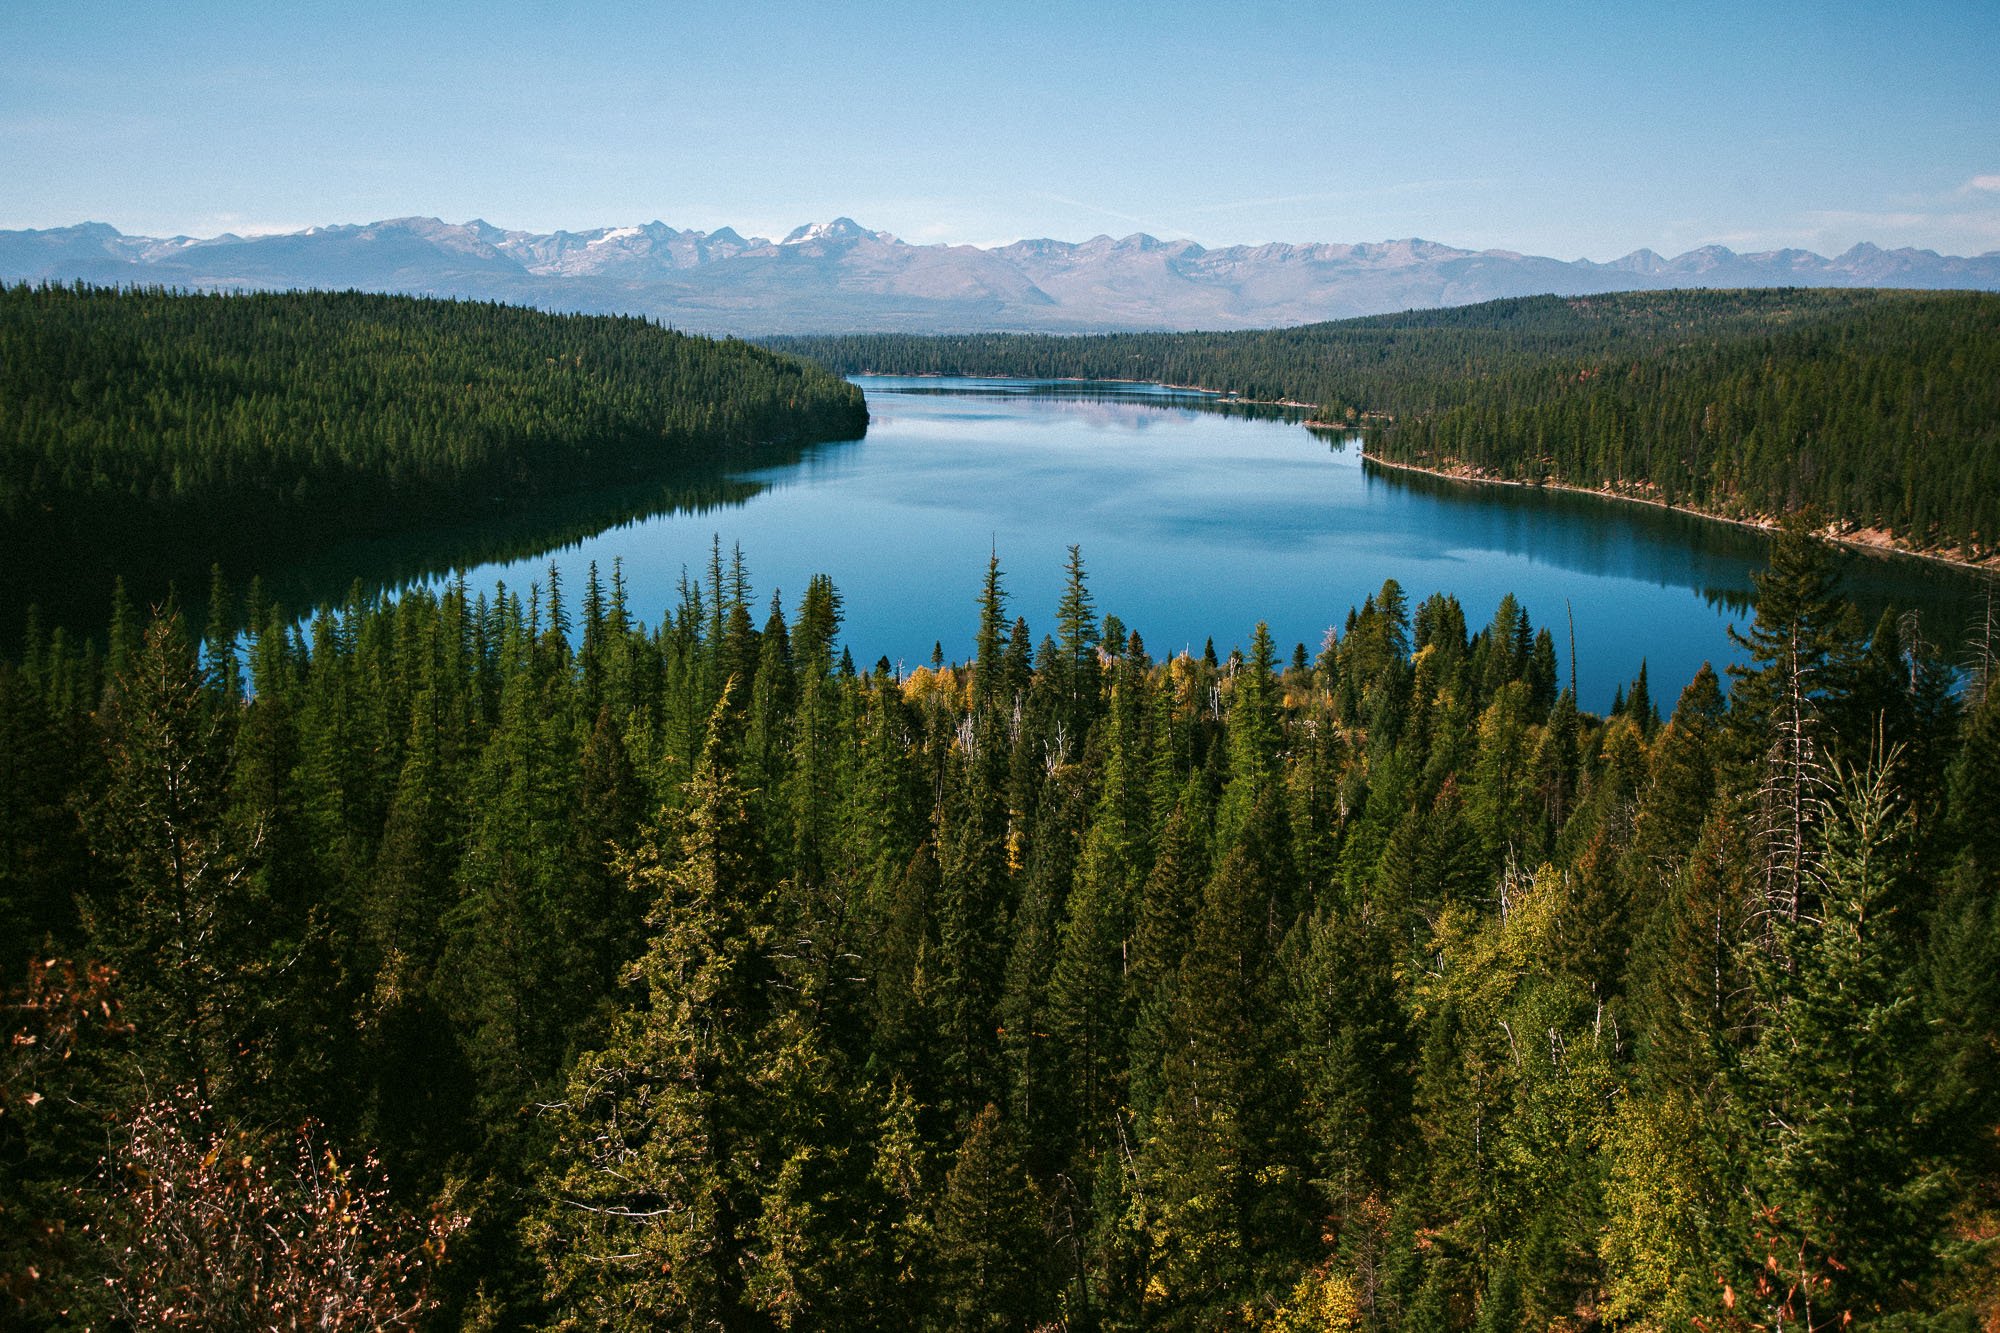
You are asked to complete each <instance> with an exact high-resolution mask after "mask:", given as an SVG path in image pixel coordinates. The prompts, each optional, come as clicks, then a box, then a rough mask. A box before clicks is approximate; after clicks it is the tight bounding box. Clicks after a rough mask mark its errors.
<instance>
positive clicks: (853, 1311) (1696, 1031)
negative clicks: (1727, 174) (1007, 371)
mask: <svg viewBox="0 0 2000 1333" xmlns="http://www.w3.org/2000/svg"><path fill="white" fill-rule="evenodd" d="M1885 304H1886V306H1889V307H1893V305H1894V303H1892V302H1891V303H1885ZM1826 569H1827V565H1826V560H1825V553H1824V550H1823V549H1822V548H1821V547H1819V546H1818V545H1817V543H1816V542H1815V541H1814V540H1813V539H1812V538H1811V537H1810V536H1809V535H1807V534H1806V533H1804V532H1803V531H1802V530H1800V529H1798V528H1796V527H1795V528H1793V529H1792V530H1789V531H1788V532H1787V533H1786V535H1785V536H1784V538H1783V539H1782V540H1781V541H1780V542H1779V543H1778V545H1777V547H1776V555H1775V558H1774V565H1773V569H1772V571H1771V573H1770V574H1769V575H1768V576H1766V577H1765V578H1764V579H1763V580H1762V582H1761V587H1760V600H1759V609H1758V614H1757V619H1756V622H1755V624H1754V626H1751V627H1748V635H1747V637H1748V647H1749V653H1748V662H1749V665H1748V666H1747V667H1746V668H1744V669H1743V670H1742V671H1741V674H1740V675H1739V676H1738V677H1737V678H1736V679H1735V680H1734V681H1733V682H1732V684H1731V688H1730V689H1729V691H1728V695H1727V698H1726V699H1725V695H1724V691H1723V688H1722V684H1723V682H1722V681H1721V680H1719V679H1718V678H1717V677H1716V676H1715V675H1714V674H1713V673H1711V672H1709V671H1706V670H1704V671H1703V672H1702V673H1701V674H1700V675H1699V676H1697V677H1696V678H1695V679H1694V680H1692V681H1684V682H1683V681H1676V682H1658V681H1648V680H1647V678H1646V673H1645V671H1644V668H1643V665H1642V664H1640V663H1636V662H1635V663H1634V664H1633V670H1634V679H1633V682H1632V684H1631V687H1630V689H1629V691H1627V692H1626V693H1624V694H1623V696H1622V697H1621V699H1620V701H1619V704H1618V706H1617V707H1616V708H1615V709H1613V710H1612V713H1611V715H1610V716H1607V717H1601V718H1600V717H1595V716H1591V715H1589V714H1586V713H1582V712H1580V711H1579V710H1578V709H1577V707H1576V705H1575V701H1574V698H1573V696H1572V694H1571V693H1570V691H1569V690H1568V689H1567V688H1566V687H1565V673H1564V670H1563V667H1562V663H1561V658H1560V656H1559V654H1558V652H1557V651H1556V648H1555V644H1554V642H1553V641H1552V639H1551V637H1550V635H1549V633H1548V632H1547V631H1546V630H1545V629H1542V630H1538V629H1536V628H1535V627H1534V626H1531V625H1530V624H1529V623H1528V621H1527V619H1526V617H1525V616H1524V615H1523V614H1522V613H1521V612H1520V610H1519V609H1518V608H1517V607H1516V606H1514V605H1513V604H1512V601H1511V599H1509V600H1508V601H1506V602H1503V603H1502V604H1501V605H1500V606H1499V607H1498V608H1497V609H1494V610H1493V611H1492V613H1491V616H1490V619H1487V620H1486V621H1485V626H1484V628H1477V626H1478V624H1479V623H1480V618H1481V617H1482V615H1483V613H1475V619H1474V621H1473V623H1472V624H1471V625H1469V624H1468V619H1467V614H1466V611H1465V609H1464V608H1462V607H1460V606H1459V605H1458V604H1457V603H1456V602H1455V601H1454V600H1452V599H1451V598H1449V597H1446V596H1442V595H1440V596H1436V597H1433V598H1431V599H1429V600H1427V601H1425V602H1424V603H1422V604H1421V605H1417V606H1411V605H1409V604H1408V602H1407V600H1406V598H1405V596H1404V594H1403V592H1402V590H1401V589H1400V588H1399V587H1398V586H1397V585H1396V584H1394V583H1393V582H1391V583H1388V584H1385V585H1384V586H1383V588H1382V589H1381V591H1380V592H1379V593H1378V594H1377V595H1375V596H1374V597H1372V598H1370V599H1369V600H1368V602H1367V603H1366V604H1364V605H1363V606H1362V607H1360V608H1358V609H1357V610H1355V611H1354V612H1353V613H1352V614H1351V615H1350V616H1349V617H1348V618H1347V620H1346V623H1345V626H1344V629H1343V631H1342V632H1341V633H1340V634H1339V635H1338V636H1336V637H1334V638H1332V639H1331V640H1330V641H1329V642H1328V643H1326V644H1325V645H1323V646H1321V647H1320V648H1319V650H1318V651H1317V652H1316V653H1315V652H1311V651H1308V649H1307V648H1305V647H1304V646H1301V647H1299V648H1298V649H1297V650H1296V651H1292V652H1289V653H1287V652H1285V651H1284V650H1282V649H1281V647H1280V646H1279V645H1276V644H1273V643H1272V642H1270V640H1269V637H1268V635H1267V634H1265V633H1264V631H1263V630H1262V629H1261V627H1260V628H1258V629H1257V630H1256V631H1255V632H1254V634H1250V635H1248V636H1247V647H1246V648H1245V649H1244V650H1243V651H1242V652H1241V653H1229V654H1227V655H1225V656H1223V657H1221V658H1220V659H1218V658H1217V657H1216V656H1215V655H1214V654H1212V653H1211V654H1209V655H1206V656H1204V657H1188V656H1182V657H1177V658H1174V659H1172V660H1165V661H1162V660H1156V659H1154V658H1153V657H1151V656H1150V655H1149V654H1148V652H1147V650H1146V648H1145V646H1144V643H1143V641H1142V639H1141V638H1140V635H1139V634H1138V632H1136V631H1135V630H1133V629H1130V628H1128V627H1126V626H1125V625H1123V624H1121V623H1119V622H1118V620H1117V619H1116V618H1115V617H1114V616H1111V615H1101V614H1100V613H1099V609H1098V608H1097V607H1095V606H1094V605H1093V601H1092V597H1091V593H1090V589H1089V586H1088V584H1087V582H1086V579H1085V576H1084V571H1083V565H1082V562H1081V559H1080V557H1075V556H1073V558H1072V564H1071V568H1070V577H1069V580H1068V591H1067V594H1066V595H1065V597H1064V598H1063V600H1062V602H1061V604H1060V605H1059V607H1057V608H1056V610H1055V614H1054V616H1053V619H1052V621H1051V623H1050V624H1049V626H1048V627H1047V629H1048V631H1049V632H1046V633H1038V632H1037V631H1035V630H1034V629H1032V628H1031V627H1030V626H1029V625H1028V624H1027V623H1026V622H1025V621H1024V620H1022V619H1018V618H1016V617H1015V616H1014V614H1013V613H1012V608H1010V607H1008V605H1007V601H1006V595H1005V588H1004V580H1003V577H1002V574H1001V571H1000V570H999V568H998V565H997V562H996V563H995V565H994V566H993V567H992V568H990V569H989V571H988V575H987V578H986V580H985V582H984V584H983V587H982V588H981V590H980V592H979V595H978V599H977V605H978V609H979V617H980V629H979V638H978V651H977V660H976V661H975V662H973V663H971V664H969V665H964V666H954V665H944V666H941V667H939V668H937V669H931V668H920V669H918V670H916V671H914V672H912V673H910V674H909V675H908V676H906V677H904V678H902V679H898V678H896V677H895V676H894V675H892V674H891V673H890V670H889V668H888V666H887V664H886V663H878V664H877V665H876V666H875V667H874V668H873V669H870V670H857V669H856V667H855V665H854V664H853V663H852V662H851V661H850V660H849V659H848V656H847V654H846V653H845V652H844V651H843V650H842V649H841V647H840V645H839V642H838V633H839V628H840V623H841V611H842V608H841V601H840V598H839V596H838V594H837V593H836V591H835V590H834V588H833V587H832V585H831V584H830V583H829V582H827V581H826V580H824V579H820V580H816V581H815V582H814V583H813V585H812V586H811V587H810V589H809V590H808V591H807V593H806V596H805V598H804V600H803V602H802V603H801V604H800V605H799V606H798V607H797V608H796V614H792V615H788V614H787V612H786V609H785V608H783V607H781V606H779V605H778V604H777V602H776V600H775V599H773V600H772V602H771V604H770V606H769V607H768V610H766V609H765V608H764V607H762V606H761V605H759V604H758V603H757V602H756V600H755V599H754V598H753V594H752V592H751V589H750V586H749V580H748V576H747V574H746V572H745V571H744V569H743V568H742V566H741V564H740V562H727V561H724V560H723V559H722V558H721V556H720V554H719V553H718V556H717V559H716V560H715V562H714V564H713V567H712V568H711V570H710V571H709V573H708V577H707V579H706V580H705V582H703V583H701V584H700V585H698V586H689V587H687V588H686V590H685V593H684V596H683V600H682V603H681V605H680V606H679V607H678V608H676V609H675V610H674V611H673V612H672V613H671V614H670V615H669V616H668V618H667V619H666V620H665V621H664V622H663V623H661V624H659V625H658V626H656V627H654V628H651V629H647V628H644V627H641V626H639V625H637V624H636V623H635V622H634V619H633V614H634V613H633V609H632V608H629V607H628V606H627V605H626V602H625V597H624V594H623V590H622V582H621V580H620V579H619V578H618V577H617V576H616V574H615V572H614V575H613V577H612V578H611V580H610V583H609V586H604V585H602V584H601V583H600V582H599V580H598V579H597V578H596V577H595V576H593V578H592V579H591V580H590V582H589V586H587V587H585V588H581V589H579V588H574V587H561V586H559V585H557V584H556V583H555V582H554V581H553V575H552V576H551V581H550V582H549V583H546V584H544V585H542V586H539V587H534V588H528V589H513V590H499V591H493V592H487V591H481V592H478V593H476V594H475V593H474V592H472V591H471V590H469V589H467V588H465V587H463V586H453V587H450V588H447V589H445V590H444V591H443V592H442V593H436V594H434V593H432V592H429V591H424V590H418V591H415V592H412V593H411V594H409V595H407V596H404V597H403V598H401V599H400V600H398V601H396V602H394V603H372V602H361V601H359V600H357V601H355V602H353V603H351V604H349V605H347V606H345V607H341V608H337V609H326V610H322V611H321V612H320V613H319V614H318V615H317V616H316V617H315V618H314V619H313V620H312V621H311V622H310V624H308V625H305V626H302V627H294V625H293V622H292V621H291V620H290V618H289V617H287V616H286V615H285V614H284V613H283V612H281V611H280V610H278V609H276V608H271V607H265V606H261V605H258V604H257V603H258V602H259V601H260V600H261V594H259V593H257V592H256V591H255V590H254V589H253V590H252V591H251V592H250V593H249V596H248V600H249V602H250V603H251V609H250V619H251V620H252V622H253V623H254V624H256V625H257V626H258V627H259V632H258V633H257V634H256V635H255V637H254V641H253V643H252V644H251V646H250V648H249V650H248V657H247V661H239V660H238V658H237V655H236V652H237V650H236V647H235V640H234V638H233V636H232V635H231V634H230V633H229V632H227V629H226V628H225V627H226V626H228V625H229V624H231V623H232V622H233V619H234V618H233V617H232V616H231V615H230V614H229V613H228V610H227V606H226V602H227V600H228V599H227V598H217V599H215V600H216V602H217V606H218V610H217V611H216V612H215V624H216V626H217V627H218V628H215V629H212V630H210V631H209V633H208V634H207V635H206V642H205V644H202V645H200V646H199V648H198V646H197V643H196V640H197V639H199V638H202V637H203V636H201V635H200V634H198V633H195V632H192V631H191V628H190V627H189V626H187V625H185V624H183V623H182V622H181V621H180V619H179V618H178V617H177V616H176V615H175V614H174V613H173V612H172V611H171V610H170V609H169V610H167V611H165V612H164V613H162V614H159V615H156V616H152V617H141V616H138V615H135V614H133V613H132V612H131V611H130V609H129V608H127V609H124V610H122V611H121V613H120V615H119V617H118V619H117V622H116V624H115V625H114V626H113V628H112V631H111V633H110V635H109V639H108V642H109V648H108V651H107V652H106V653H105V654H103V655H102V657H101V658H100V657H99V656H98V655H97V654H96V653H95V652H94V651H87V652H79V651H77V650H75V649H74V648H73V647H72V646H69V645H67V644H66V643H65V642H63V640H62V638H61V637H60V636H54V635H46V636H45V635H43V634H40V633H38V632H37V633H31V634H30V635H29V636H28V637H29V647H28V649H27V651H26V653H25V655H24V657H23V659H22V660H20V661H18V662H9V663H7V664H5V665H0V913H4V919H0V942H4V943H5V958H4V961H0V967H4V969H5V972H4V975H0V981H4V983H5V985H6V987H7V995H8V1000H7V1004H8V1007H7V1009H6V1010H5V1021H6V1023H7V1025H8V1031H7V1033H6V1034H5V1039H4V1040H0V1060H4V1061H5V1062H6V1063H5V1065H4V1067H0V1075H4V1081H0V1210H4V1211H0V1273H4V1274H5V1281H4V1285H0V1300H5V1301H8V1302H11V1304H10V1306H9V1308H8V1310H7V1313H6V1319H7V1321H8V1322H9V1323H10V1325H12V1326H20V1327H43V1326H48V1327H54V1326H73V1325H77V1324H85V1323H87V1324H90V1325H91V1326H94V1327H101V1326H128V1325H129V1326H162V1327H164V1326H174V1327H237V1326H249V1325H250V1324H251V1323H253V1322H254V1320H255V1319H257V1318H260V1317H261V1316H259V1315H258V1314H257V1313H256V1312H258V1311H261V1310H269V1309H271V1308H274V1307H275V1308H280V1309H284V1310H286V1311H289V1312H292V1314H293V1316H294V1317H298V1318H300V1319H301V1320H302V1322H307V1323H314V1324H316V1325H317V1326H322V1327H336V1326H338V1327H358V1326H379V1325H385V1324H386V1323H388V1322H389V1321H390V1320H391V1318H392V1317H393V1318H397V1319H401V1318H408V1319H412V1320H416V1321H418V1322H420V1323H424V1324H425V1325H426V1326H430V1327H438V1328H457V1327H482V1328H515V1327H549V1328H573V1329H582V1328H600V1327H610V1328H635V1329H636V1328H692V1327H716V1328H924V1329H970V1328H1016V1329H1026V1328H1032V1327H1039V1326H1045V1325H1054V1326H1058V1327H1066V1328H1137V1327H1158V1328H1178V1329H1209V1328H1218V1327H1246V1328H1247V1327H1261V1328H1273V1329H1329V1328H1331V1329H1339V1328H1369V1329H1412V1330H1416V1329H1423V1330H1432V1329H1495V1330H1500V1329H1506V1330H1513V1329H1523V1328H1533V1329H1544V1328H1569V1329H1587V1328H1600V1327H1602V1328H1658V1329H1666V1328H1690V1327H1701V1328H1708V1329H1745V1330H1747V1329H1753V1328H1775V1327H1783V1328H1787V1329H1801V1330H1803V1329H1827V1328H1838V1327H1842V1326H1844V1325H1846V1323H1847V1322H1848V1321H1849V1319H1850V1318H1851V1319H1853V1320H1855V1321H1859V1322H1860V1323H1861V1324H1862V1325H1864V1326H1871V1327H1879V1328H1901V1329H1917V1328H1923V1329H1940V1330H1941V1329H1952V1330H1970V1329H1973V1328H1976V1327H1985V1326H1990V1325H1991V1322H1992V1321H1993V1320H1994V1319H1995V1318H2000V1307H1997V1306H1996V1299H1995V1293H1996V1291H2000V1269H1996V1266H1995V1265H1996V1256H1995V1250H1994V1238H1995V1236H1996V1235H2000V1159H1996V1152H2000V1136H1996V1128H2000V1058H1996V1057H1997V1056H2000V1051H1996V1033H2000V915H1996V912H2000V837H1996V830H1995V825H1994V822H1993V820H1992V811H1993V809H1994V808H1995V803H1996V801H2000V694H1995V693H1992V692H1990V691H1989V689H1988V685H1989V682H1990V678H1991V672H1992V668H1993V661H1992V657H1991V650H1992V647H1993V645H1992V643H1990V642H1987V643H1984V644H1982V645H1981V646H1980V649H1979V652H1978V653H1977V654H1976V655H1975V672H1974V675H1973V676H1972V678H1971V680H1970V682H1969V688H1968V689H1966V690H1965V691H1964V692H1963V693H1962V694H1954V693H1953V692H1952V690H1951V689H1950V688H1949V672H1948V671H1947V669H1946V668H1945V667H1944V666H1943V665H1942V659H1944V658H1955V657H1957V656H1958V652H1959V650H1958V646H1956V645H1951V646H1947V647H1944V648H1938V647H1934V646H1932V645H1928V644H1926V643H1925V642H1924V640H1923V639H1922V637H1921V634H1920V632H1919V627H1917V626H1914V625H1911V624H1909V623H1906V622H1902V621H1898V620H1897V619H1894V618H1886V617H1885V618H1884V620H1883V621H1882V623H1880V624H1879V625H1876V626H1874V627H1872V629H1869V628H1866V627H1862V626H1859V625H1856V624H1853V623H1852V621H1851V615H1849V614H1847V613H1844V612H1843V611H1842V609H1841V607H1842V603H1841V601H1840V599H1839V596H1838V590H1837V589H1835V588H1833V587H1832V586H1831V585H1830V582H1829V579H1828V576H1827V573H1826ZM969 573H971V572H970V571H969ZM975 581H976V580H974V579H972V578H970V577H969V578H968V592H970V591H971V585H972V584H973V583H974V582H975ZM760 625H761V628H759V626H760ZM1246 629H1247V627H1246ZM1656 691H1662V692H1661V693H1657V694H1656ZM1676 696H1677V701H1676ZM343 1320H344V1321H346V1322H341V1321H343ZM371 1320H372V1321H374V1323H370V1322H369V1321H371Z"/></svg>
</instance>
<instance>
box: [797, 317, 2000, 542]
mask: <svg viewBox="0 0 2000 1333" xmlns="http://www.w3.org/2000/svg"><path fill="white" fill-rule="evenodd" d="M771 345H772V346H775V347H780V348H783V349H785V350H787V351H792V352H796V353H799V354H801V355H804V356H809V357H812V358H814V359H816V360H818V361H820V362H822V363H823V364H825V365H827V366H830V367H832V368H834V369H837V370H839V371H841V372H843V373H846V374H855V373H861V372H868V371H873V372H879V373H885V374H902V375H931V374H950V375H1003V376H1026V377H1037V378H1087V379H1137V380H1152V381H1158V382H1161V383H1166V384H1180V385H1194V386H1200V387H1203V388H1208V389H1214V390H1217V391H1221V392H1226V393H1232V394H1237V395H1240V396H1242V397H1245V398H1251V399H1260V400H1268V401H1291V402H1302V403H1308V404H1313V405H1315V406H1316V407H1317V416H1318V418H1319V419H1320V420H1321V421H1323V422H1326V423H1328V424H1332V425H1344V426H1352V427H1354V428H1356V429H1359V430H1360V431H1362V433H1363V435H1364V437H1365V440H1366V448H1367V451H1368V452H1369V454H1371V455H1372V456H1374V457H1376V458H1379V459H1382V460H1385V461H1389V462H1395V463H1401V464H1406V465H1411V466H1416V467H1420V468H1423V469H1425V470H1428V471H1433V472H1439V473H1444V474H1447V475H1452V476H1460V477H1467V478H1486V479H1499V480H1508V481H1519V482H1530V483H1541V482H1552V483H1557V484H1562V485H1567V486H1573V487H1577V488H1581V489H1587V490H1596V491H1603V492H1606V493H1609V494H1614V495H1620V496H1626V497H1631V498H1635V499H1645V500H1651V501H1654V502H1656V503H1663V504H1669V505H1675V506H1680V507H1684V508H1687V509H1691V510H1695V511H1699V512H1703V513H1708V514H1712V515H1716V516H1719V517H1727V518H1736V519H1748V520H1753V521H1764V522H1768V521H1774V520H1775V519H1776V518H1777V517H1779V516H1781V515H1783V514H1785V513H1787V512H1789V511H1791V510H1793V509H1797V508H1800V507H1810V508H1812V509H1814V510H1816V511H1817V512H1818V513H1819V514H1821V515H1823V516H1825V517H1826V518H1827V519H1828V520H1830V521H1831V523H1832V524H1833V528H1834V530H1835V531H1836V532H1839V533H1841V534H1843V535H1847V536H1851V537H1856V538H1859V539H1861V540H1864V541H1870V542H1875V543H1879V544H1886V545H1895V546H1898V547H1901V548H1902V549H1906V550H1912V551H1917V552H1922V553H1929V554H1937V555H1945V556H1949V557H1951V558H1955V559H1961V560H1967V561H1974V562H1986V561H1990V560H1992V559H1993V558H1994V555H1995V552H1996V550H2000V295H1995V294H1991V293H1975V292H1948V293H1940V292H1906V291H1866V290H1864V291H1824V290H1819V291H1809V290H1803V289H1777V290H1759V291H1670V292H1632V293H1622V294H1616V295H1607V296H1587V297H1554V296H1544V297H1529V298H1524V299H1518V300H1506V301H1493V302H1488V303H1486V304H1483V305H1475V306H1464V307H1458V308H1453V309H1442V310H1420V311H1411V312H1408V313H1405V314H1401V315H1381V316H1372V317H1369V318H1365V319H1351V320H1343V321H1339V322H1336V323H1329V324H1314V325H1306V326H1303V327H1299V328H1288V329H1272V330H1267V331H1260V332H1251V333H1157V334H1109V335H1103V336H1091V337H1064V336H1058V335H1010V334H969V335H960V336H942V337H906V336H896V335H861V336H853V337H816V338H787V339H774V340H771Z"/></svg>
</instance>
